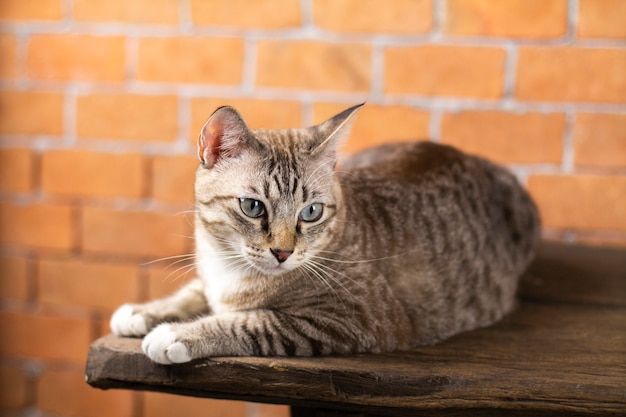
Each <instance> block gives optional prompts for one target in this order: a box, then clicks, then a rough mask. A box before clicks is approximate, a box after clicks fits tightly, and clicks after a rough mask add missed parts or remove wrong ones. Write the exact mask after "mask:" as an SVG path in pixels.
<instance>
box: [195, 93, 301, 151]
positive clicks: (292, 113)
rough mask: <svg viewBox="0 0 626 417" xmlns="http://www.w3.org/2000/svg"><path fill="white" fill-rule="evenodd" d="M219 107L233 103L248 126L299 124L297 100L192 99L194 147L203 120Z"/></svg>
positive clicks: (281, 126)
mask: <svg viewBox="0 0 626 417" xmlns="http://www.w3.org/2000/svg"><path fill="white" fill-rule="evenodd" d="M220 106H232V107H234V108H236V109H237V111H239V113H241V116H242V117H243V118H244V120H245V121H246V124H247V125H248V126H249V127H250V128H251V129H260V128H263V129H286V128H291V127H302V106H301V105H300V103H299V102H297V101H288V100H258V99H250V98H215V97H211V98H193V99H191V138H190V140H191V143H192V144H193V145H194V146H195V145H196V143H197V142H198V134H199V133H200V129H201V128H202V126H203V125H204V123H205V122H206V121H207V120H208V118H209V117H210V116H211V114H213V112H214V111H215V110H216V109H217V108H218V107H220Z"/></svg>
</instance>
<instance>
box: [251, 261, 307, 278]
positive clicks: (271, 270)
mask: <svg viewBox="0 0 626 417" xmlns="http://www.w3.org/2000/svg"><path fill="white" fill-rule="evenodd" d="M250 263H251V265H252V267H253V268H254V269H256V270H257V271H259V272H261V273H262V274H264V275H281V274H284V273H285V272H289V271H292V270H293V269H295V268H297V267H298V265H297V262H295V260H289V259H288V260H286V261H282V262H281V261H276V260H274V259H273V258H272V259H270V258H269V257H268V258H264V259H262V260H260V259H253V260H251V262H250Z"/></svg>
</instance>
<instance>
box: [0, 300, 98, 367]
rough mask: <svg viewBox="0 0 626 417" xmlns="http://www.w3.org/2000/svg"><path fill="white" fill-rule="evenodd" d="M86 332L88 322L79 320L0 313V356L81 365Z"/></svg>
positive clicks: (88, 329)
mask: <svg viewBox="0 0 626 417" xmlns="http://www.w3.org/2000/svg"><path fill="white" fill-rule="evenodd" d="M90 329H91V322H90V321H89V320H87V319H82V318H80V319H79V318H70V317H59V316H47V315H34V314H17V313H8V312H0V334H2V337H1V338H0V354H2V355H9V356H19V357H29V358H38V359H57V360H66V361H72V362H75V363H78V364H81V365H82V364H83V363H84V361H85V359H87V350H88V348H89V344H90V341H91V334H90V333H91V332H90Z"/></svg>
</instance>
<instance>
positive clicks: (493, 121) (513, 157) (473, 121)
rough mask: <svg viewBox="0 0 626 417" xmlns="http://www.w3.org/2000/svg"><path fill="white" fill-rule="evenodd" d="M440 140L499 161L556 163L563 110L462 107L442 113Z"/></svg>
mask: <svg viewBox="0 0 626 417" xmlns="http://www.w3.org/2000/svg"><path fill="white" fill-rule="evenodd" d="M441 129H442V132H441V141H442V142H444V143H446V144H449V145H452V146H456V147H458V148H460V149H462V150H464V151H466V152H469V153H472V154H478V155H481V156H484V157H486V158H489V159H493V160H495V161H498V162H503V163H515V164H541V163H546V164H560V163H561V157H562V153H563V135H564V134H565V116H564V115H563V114H555V113H551V114H542V113H506V112H501V111H462V112H459V113H446V114H444V116H443V119H442V127H441Z"/></svg>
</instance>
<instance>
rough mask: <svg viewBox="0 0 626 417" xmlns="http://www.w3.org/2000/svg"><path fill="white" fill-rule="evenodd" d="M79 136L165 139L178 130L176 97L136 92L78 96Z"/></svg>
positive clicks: (146, 139) (143, 139) (90, 137)
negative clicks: (138, 93)
mask: <svg viewBox="0 0 626 417" xmlns="http://www.w3.org/2000/svg"><path fill="white" fill-rule="evenodd" d="M76 134H77V135H78V137H79V138H80V139H114V140H139V141H157V142H169V141H174V140H176V136H177V134H178V98H177V97H176V96H146V95H137V94H91V95H88V96H80V97H78V103H77V126H76Z"/></svg>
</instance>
